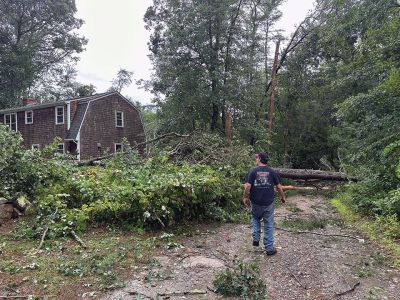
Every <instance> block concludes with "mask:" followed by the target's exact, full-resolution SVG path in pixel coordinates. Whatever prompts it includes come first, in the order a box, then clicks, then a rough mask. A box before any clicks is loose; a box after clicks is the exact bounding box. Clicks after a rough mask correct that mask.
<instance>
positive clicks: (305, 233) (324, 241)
mask: <svg viewBox="0 0 400 300" xmlns="http://www.w3.org/2000/svg"><path fill="white" fill-rule="evenodd" d="M299 220H300V221H301V220H305V222H308V221H310V220H315V221H320V223H321V224H323V226H321V228H317V229H312V230H301V229H299V228H291V227H290V226H288V225H287V224H291V222H292V223H294V224H295V223H296V222H299ZM275 222H276V225H277V229H276V231H275V242H276V246H277V249H278V253H277V254H276V255H275V256H272V257H269V256H266V255H265V254H264V253H263V252H262V248H261V247H260V248H258V249H254V247H253V246H252V245H251V235H250V232H251V228H250V226H249V225H248V224H224V225H223V226H221V227H218V228H212V227H208V228H205V229H204V231H201V232H198V233H197V234H195V235H193V236H190V237H187V238H185V239H182V240H181V241H180V245H182V247H180V245H175V247H172V248H171V249H165V250H163V251H162V252H160V254H159V256H157V257H154V258H153V259H152V260H151V261H150V262H149V263H148V264H147V265H146V266H145V267H143V268H142V269H139V270H137V272H135V274H133V275H132V277H131V278H130V279H129V281H128V282H127V285H126V287H125V288H124V289H122V290H118V291H114V292H113V293H110V294H108V295H106V296H105V297H104V298H103V299H220V298H221V296H219V295H217V294H215V293H214V292H213V285H212V280H213V278H214V276H215V275H216V274H217V273H218V272H221V271H223V270H225V269H226V267H227V266H230V265H232V262H233V260H235V259H239V260H243V261H248V262H250V261H251V262H256V263H257V264H258V265H259V267H260V270H261V277H262V278H263V280H264V282H265V284H266V286H267V293H268V299H272V300H291V299H293V300H302V299H371V300H372V299H400V272H399V270H398V269H395V268H393V267H392V266H390V260H389V259H388V258H387V255H386V254H385V253H384V252H383V250H382V249H379V248H377V246H376V245H374V244H373V243H372V242H370V241H368V240H365V238H364V237H362V236H360V234H359V233H358V232H357V231H355V230H354V228H351V227H350V226H349V225H346V224H344V223H343V222H341V221H340V220H339V216H338V215H337V214H336V213H335V212H334V210H333V209H332V208H331V207H330V206H329V204H327V203H326V201H325V200H324V199H323V198H322V197H315V196H293V197H289V199H288V203H287V204H286V205H285V206H283V207H279V208H278V209H277V210H276V217H275ZM285 223H286V225H285ZM294 231H302V233H296V232H294ZM309 231H311V232H313V233H309ZM176 246H178V247H176Z"/></svg>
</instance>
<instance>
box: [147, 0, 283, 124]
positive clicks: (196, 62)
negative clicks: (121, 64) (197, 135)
mask: <svg viewBox="0 0 400 300" xmlns="http://www.w3.org/2000/svg"><path fill="white" fill-rule="evenodd" d="M281 3H282V1H269V0H257V1H250V0H223V1H212V0H209V1H198V0H197V1H196V0H191V1H172V0H160V1H154V5H153V6H151V7H149V9H148V10H147V12H146V15H145V21H146V24H147V25H146V26H147V28H148V29H149V30H151V31H152V34H151V39H150V43H149V47H150V50H151V52H152V54H151V59H152V62H153V65H154V70H155V73H154V75H153V78H152V80H151V82H150V85H151V87H152V91H153V93H154V94H155V95H156V102H157V104H158V105H159V106H160V107H161V112H160V115H161V116H162V119H163V120H164V124H165V127H168V128H173V129H175V130H181V131H192V130H193V129H195V128H198V127H200V128H209V129H211V130H212V131H217V130H221V131H222V129H223V126H224V124H225V114H226V112H227V111H228V110H229V111H231V113H232V114H233V116H234V119H236V120H238V118H239V117H240V118H241V117H242V116H243V115H245V114H246V113H247V112H248V111H249V109H250V110H257V108H254V105H252V104H249V102H251V103H259V102H260V97H262V96H263V90H264V87H265V84H263V81H260V80H259V79H261V80H262V70H260V65H264V61H266V60H267V58H266V57H267V55H268V51H266V49H265V43H268V42H269V41H270V39H271V38H272V37H273V34H272V33H271V32H272V30H269V31H268V32H266V31H265V28H269V29H271V27H272V25H273V24H274V22H276V21H277V20H278V19H279V16H280V14H279V13H278V7H279V5H280V4H281ZM183 24H185V25H183ZM243 123H244V122H242V124H243ZM238 124H239V123H238Z"/></svg>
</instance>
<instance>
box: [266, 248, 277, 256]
mask: <svg viewBox="0 0 400 300" xmlns="http://www.w3.org/2000/svg"><path fill="white" fill-rule="evenodd" d="M276 252H278V251H276V249H275V248H273V249H272V250H267V251H266V252H265V253H266V254H267V255H275V254H276Z"/></svg>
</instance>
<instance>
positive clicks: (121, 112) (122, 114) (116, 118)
mask: <svg viewBox="0 0 400 300" xmlns="http://www.w3.org/2000/svg"><path fill="white" fill-rule="evenodd" d="M119 113H120V114H121V121H122V125H121V126H119V125H118V117H117V116H118V114H119ZM115 127H118V128H123V127H124V112H123V111H116V112H115Z"/></svg>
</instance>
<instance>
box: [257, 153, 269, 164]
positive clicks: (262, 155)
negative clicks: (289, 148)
mask: <svg viewBox="0 0 400 300" xmlns="http://www.w3.org/2000/svg"><path fill="white" fill-rule="evenodd" d="M257 156H258V158H259V159H260V162H261V163H263V164H267V163H268V153H267V152H258V153H257Z"/></svg>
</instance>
